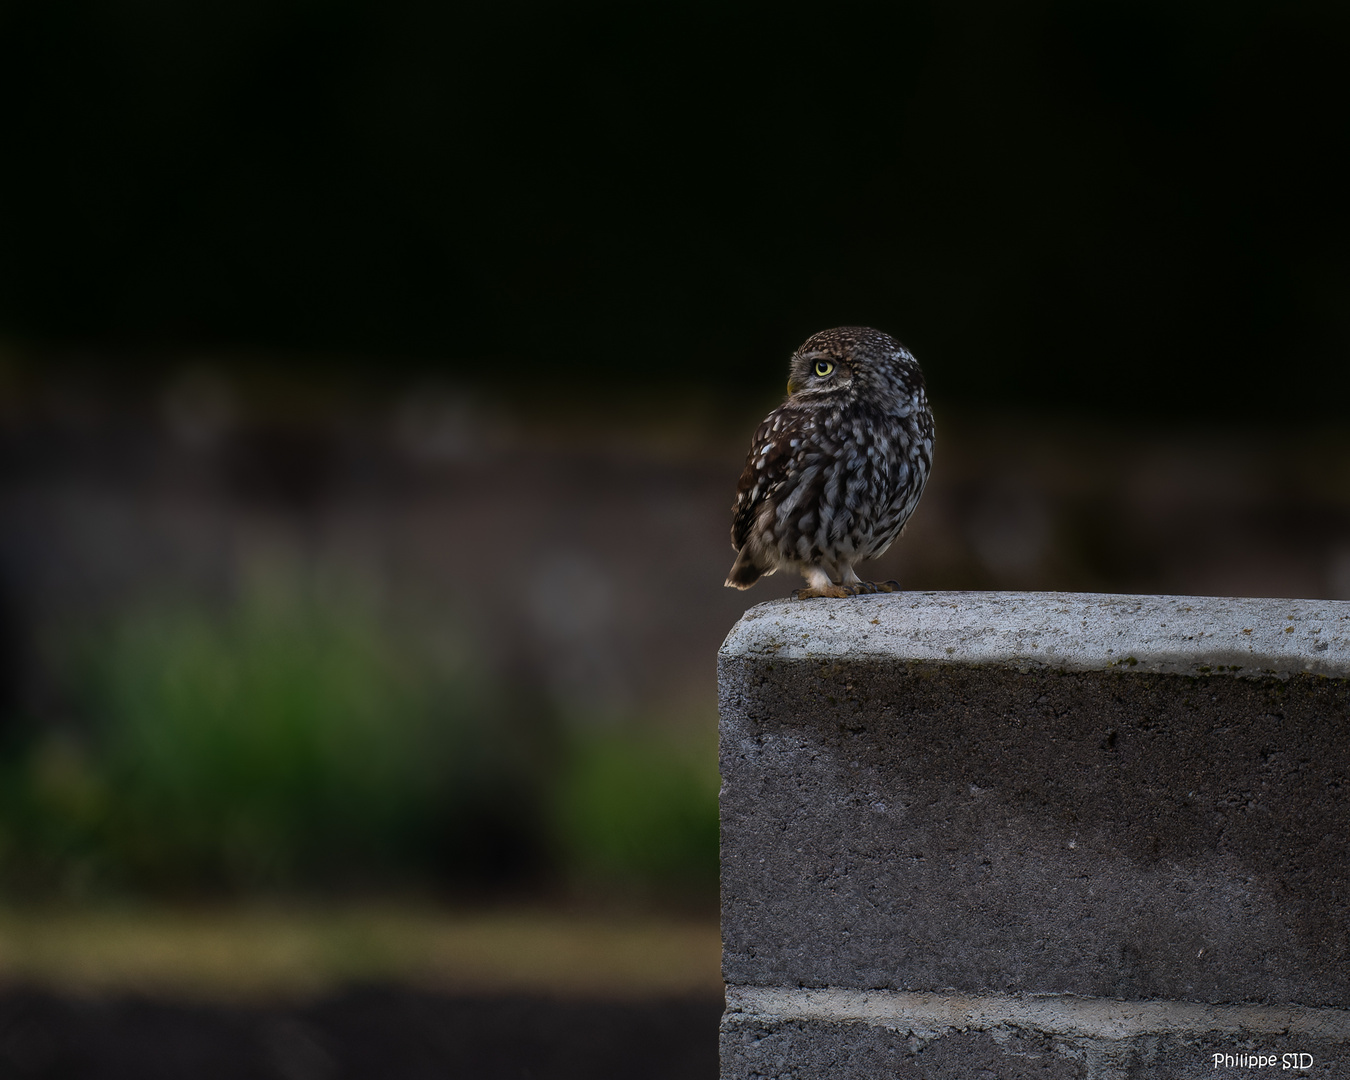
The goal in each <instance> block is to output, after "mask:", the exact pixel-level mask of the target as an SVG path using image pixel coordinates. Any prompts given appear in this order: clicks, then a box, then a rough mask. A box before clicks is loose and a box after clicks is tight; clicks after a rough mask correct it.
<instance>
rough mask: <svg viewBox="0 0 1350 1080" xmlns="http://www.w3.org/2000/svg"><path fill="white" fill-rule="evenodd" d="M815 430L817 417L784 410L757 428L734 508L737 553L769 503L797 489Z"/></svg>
mask: <svg viewBox="0 0 1350 1080" xmlns="http://www.w3.org/2000/svg"><path fill="white" fill-rule="evenodd" d="M815 427H816V421H815V418H814V417H813V416H811V415H810V414H809V413H805V412H803V411H801V410H799V409H789V408H780V409H776V410H774V411H773V412H771V413H770V414H769V415H768V417H766V418H765V420H764V422H763V423H762V424H760V425H759V427H758V428H757V429H756V431H755V437H754V439H753V440H752V442H751V444H750V454H749V456H748V457H747V458H746V459H745V471H744V472H742V473H741V479H740V481H739V482H738V483H737V485H736V505H735V506H734V507H732V521H731V544H732V546H733V547H734V548H735V549H736V550H737V551H740V550H741V549H742V548H743V547H745V545H746V542H747V541H748V540H749V539H750V531H751V529H753V528H754V525H755V520H756V519H757V518H758V517H759V512H760V509H761V508H762V507H763V506H764V503H765V501H766V500H768V499H774V500H775V501H778V497H779V496H780V495H781V494H782V493H783V492H784V490H785V489H787V488H791V487H793V486H795V483H796V480H797V479H798V478H799V466H800V461H799V459H800V458H801V457H802V456H803V451H804V449H805V448H806V447H808V446H812V445H813V444H814V441H815V440H814V438H813V436H814V435H815Z"/></svg>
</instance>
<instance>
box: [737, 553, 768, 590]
mask: <svg viewBox="0 0 1350 1080" xmlns="http://www.w3.org/2000/svg"><path fill="white" fill-rule="evenodd" d="M772 572H773V571H770V573H772ZM763 576H764V568H763V567H762V566H757V565H755V562H754V560H753V559H751V557H750V554H749V550H748V548H742V549H741V553H740V554H739V555H737V556H736V561H735V562H734V563H733V564H732V566H731V573H729V574H728V575H727V580H726V586H727V588H728V589H748V588H750V586H751V585H753V584H754V583H755V582H756V581H758V580H759V579H760V578H761V577H763Z"/></svg>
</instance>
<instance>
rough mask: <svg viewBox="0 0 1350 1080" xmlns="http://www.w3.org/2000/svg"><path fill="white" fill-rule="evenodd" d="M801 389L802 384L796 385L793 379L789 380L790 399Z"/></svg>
mask: <svg viewBox="0 0 1350 1080" xmlns="http://www.w3.org/2000/svg"><path fill="white" fill-rule="evenodd" d="M800 389H801V384H800V383H795V382H793V381H792V380H791V379H789V380H788V397H791V396H792V395H793V394H795V393H796V392H797V391H798V390H800Z"/></svg>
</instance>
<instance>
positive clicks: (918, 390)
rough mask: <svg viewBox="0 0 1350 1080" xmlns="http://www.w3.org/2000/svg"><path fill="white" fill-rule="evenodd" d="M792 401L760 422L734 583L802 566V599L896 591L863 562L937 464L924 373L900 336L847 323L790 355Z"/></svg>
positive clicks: (738, 530)
mask: <svg viewBox="0 0 1350 1080" xmlns="http://www.w3.org/2000/svg"><path fill="white" fill-rule="evenodd" d="M787 389H788V397H787V400H786V401H785V402H783V404H782V405H780V406H779V407H778V408H776V409H775V410H774V411H773V412H771V413H770V414H769V415H768V417H767V418H766V419H765V420H764V422H763V423H762V424H760V425H759V429H758V430H757V431H756V432H755V438H754V441H753V443H752V444H751V447H750V456H749V457H748V458H747V459H746V462H745V471H744V472H743V473H742V474H741V479H740V483H739V484H738V485H737V486H736V505H735V506H734V507H733V508H732V514H733V519H732V526H731V544H732V546H733V547H734V548H735V549H736V552H737V554H736V562H735V563H734V564H733V566H732V567H731V573H730V574H729V575H727V581H726V583H727V585H728V586H730V587H732V588H737V589H748V588H750V586H751V585H753V584H754V583H755V582H756V581H758V580H759V579H760V578H761V577H763V576H764V575H765V574H772V573H774V572H775V571H777V570H780V569H789V570H797V571H800V572H801V574H802V576H803V577H805V578H806V583H807V588H805V589H801V590H799V591H798V592H797V593H796V594H795V595H796V596H797V597H798V598H799V599H807V598H809V597H816V596H836V597H840V596H855V595H857V594H858V593H863V592H892V591H894V588H895V583H894V582H888V583H886V584H882V585H877V584H874V583H872V582H866V581H860V580H859V578H858V575H857V574H856V573H855V572H854V570H853V567H854V564H855V563H859V562H861V561H862V560H863V559H870V558H872V557H873V556H876V555H880V554H881V553H882V552H883V551H885V550H886V549H887V548H888V547H890V546H891V541H893V540H894V539H895V538H896V537H897V536H899V535H900V531H901V530H902V529H903V528H904V527H905V522H906V521H908V520H909V515H910V514H912V513H913V512H914V507H915V506H916V505H917V504H918V502H919V496H920V495H922V494H923V486H924V484H925V483H926V482H927V480H928V471H929V469H930V467H931V466H932V463H933V414H932V412H931V411H930V410H929V408H928V395H927V394H926V393H925V391H924V386H923V372H921V371H920V370H919V362H918V361H917V360H915V359H914V357H913V356H912V355H911V354H910V352H909V350H908V349H906V348H905V347H904V346H903V345H901V344H900V343H899V342H898V341H896V340H895V339H894V338H891V337H889V336H887V335H886V334H883V333H881V331H879V330H871V329H868V328H867V327H862V326H841V327H839V328H838V329H836V330H826V331H824V332H823V333H819V334H816V335H815V336H814V337H812V338H809V339H808V340H807V342H806V344H804V345H803V346H802V347H801V348H800V349H798V350H797V351H796V353H794V354H793V357H792V364H791V369H790V374H789V375H788V386H787Z"/></svg>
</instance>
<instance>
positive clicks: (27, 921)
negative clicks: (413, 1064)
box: [0, 906, 722, 1001]
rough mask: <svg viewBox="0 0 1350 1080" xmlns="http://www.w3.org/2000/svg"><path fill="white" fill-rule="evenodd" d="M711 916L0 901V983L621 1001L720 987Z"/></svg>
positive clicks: (246, 995)
mask: <svg viewBox="0 0 1350 1080" xmlns="http://www.w3.org/2000/svg"><path fill="white" fill-rule="evenodd" d="M720 964H721V943H720V938H719V933H718V926H717V921H716V918H715V917H712V918H704V919H693V918H673V917H660V916H652V915H637V914H627V915H612V914H600V913H590V914H578V913H567V912H559V911H541V910H530V909H512V910H503V911H479V912H459V913H453V912H444V911H437V910H434V909H431V908H424V907H408V906H401V907H397V906H359V907H345V908H331V907H329V908H315V907H304V908H297V907H251V908H239V907H236V908H229V909H205V910H195V911H189V910H145V909H131V910H120V911H113V910H107V909H102V910H88V909H80V910H64V911H50V910H47V911H43V910H37V909H33V908H17V909H16V908H10V909H0V985H3V984H9V985H27V986H38V987H43V988H46V989H50V990H53V991H56V992H60V993H78V994H86V993H114V992H115V993H126V992H132V993H141V994H145V995H148V996H164V995H174V996H186V997H191V998H194V999H199V1000H200V999H207V1000H225V1001H230V1000H243V999H260V998H265V999H276V998H294V997H307V996H313V995H316V994H321V993H324V992H328V991H332V990H336V989H338V988H340V987H342V986H346V985H350V984H352V983H370V982H383V983H391V982H392V983H399V984H402V985H413V986H421V987H424V988H427V989H439V990H451V991H463V992H475V993H484V992H488V993H498V992H509V991H515V992H529V993H543V994H552V995H583V996H589V997H601V998H605V997H630V996H633V995H639V994H650V995H665V994H679V993H696V992H718V991H720V990H721V986H722V983H721V972H720Z"/></svg>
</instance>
